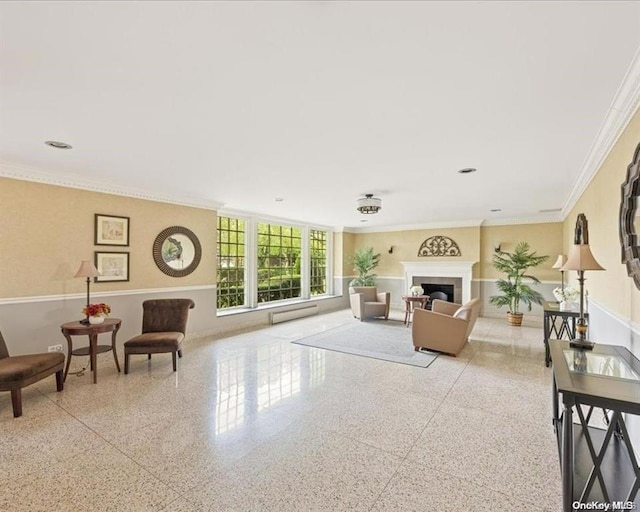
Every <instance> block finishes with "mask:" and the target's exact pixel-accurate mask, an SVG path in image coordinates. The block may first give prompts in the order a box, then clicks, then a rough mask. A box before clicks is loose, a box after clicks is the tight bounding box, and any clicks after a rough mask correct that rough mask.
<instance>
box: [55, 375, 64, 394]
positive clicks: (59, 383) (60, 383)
mask: <svg viewBox="0 0 640 512" xmlns="http://www.w3.org/2000/svg"><path fill="white" fill-rule="evenodd" d="M63 388H64V372H63V371H62V370H60V371H57V372H56V391H62V390H63Z"/></svg>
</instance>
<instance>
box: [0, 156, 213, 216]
mask: <svg viewBox="0 0 640 512" xmlns="http://www.w3.org/2000/svg"><path fill="white" fill-rule="evenodd" d="M0 177H4V178H11V179H15V180H22V181H33V182H36V183H44V184H46V185H55V186H58V187H67V188H75V189H80V190H88V191H90V192H99V193H102V194H111V195H115V196H125V197H131V198H134V199H144V200H145V201H156V202H159V203H170V204H177V205H180V206H188V207H191V208H202V209H205V210H218V209H220V208H221V207H222V205H223V203H220V202H218V201H209V200H205V199H198V198H193V197H190V198H186V197H180V196H173V195H165V194H161V193H156V192H149V191H148V190H142V189H138V188H135V187H125V186H121V185H117V184H113V183H108V182H104V181H98V180H89V179H87V178H85V177H82V176H78V175H77V174H71V173H66V174H65V173H55V174H54V173H52V172H49V171H44V170H42V169H36V168H33V167H25V166H21V165H16V164H12V163H8V162H0Z"/></svg>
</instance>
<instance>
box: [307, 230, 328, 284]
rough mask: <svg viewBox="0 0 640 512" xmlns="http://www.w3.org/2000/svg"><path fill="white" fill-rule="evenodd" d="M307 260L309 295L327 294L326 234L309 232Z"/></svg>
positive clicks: (317, 231)
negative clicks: (308, 259)
mask: <svg viewBox="0 0 640 512" xmlns="http://www.w3.org/2000/svg"><path fill="white" fill-rule="evenodd" d="M309 258H310V261H309V262H310V270H311V275H310V277H309V290H310V292H311V295H323V294H325V293H327V232H326V231H319V230H316V229H312V230H310V236H309Z"/></svg>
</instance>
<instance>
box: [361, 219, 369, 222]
mask: <svg viewBox="0 0 640 512" xmlns="http://www.w3.org/2000/svg"><path fill="white" fill-rule="evenodd" d="M360 222H369V221H368V220H367V219H362V220H361V221H360Z"/></svg>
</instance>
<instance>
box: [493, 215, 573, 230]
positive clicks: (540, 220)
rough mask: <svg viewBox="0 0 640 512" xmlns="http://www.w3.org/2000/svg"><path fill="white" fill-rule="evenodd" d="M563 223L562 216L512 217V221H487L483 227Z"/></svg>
mask: <svg viewBox="0 0 640 512" xmlns="http://www.w3.org/2000/svg"><path fill="white" fill-rule="evenodd" d="M556 222H562V219H561V218H560V214H556V215H547V216H545V217H535V218H534V217H512V218H510V219H486V220H485V221H484V222H483V223H482V226H483V227H484V226H512V225H516V224H550V223H556Z"/></svg>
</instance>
